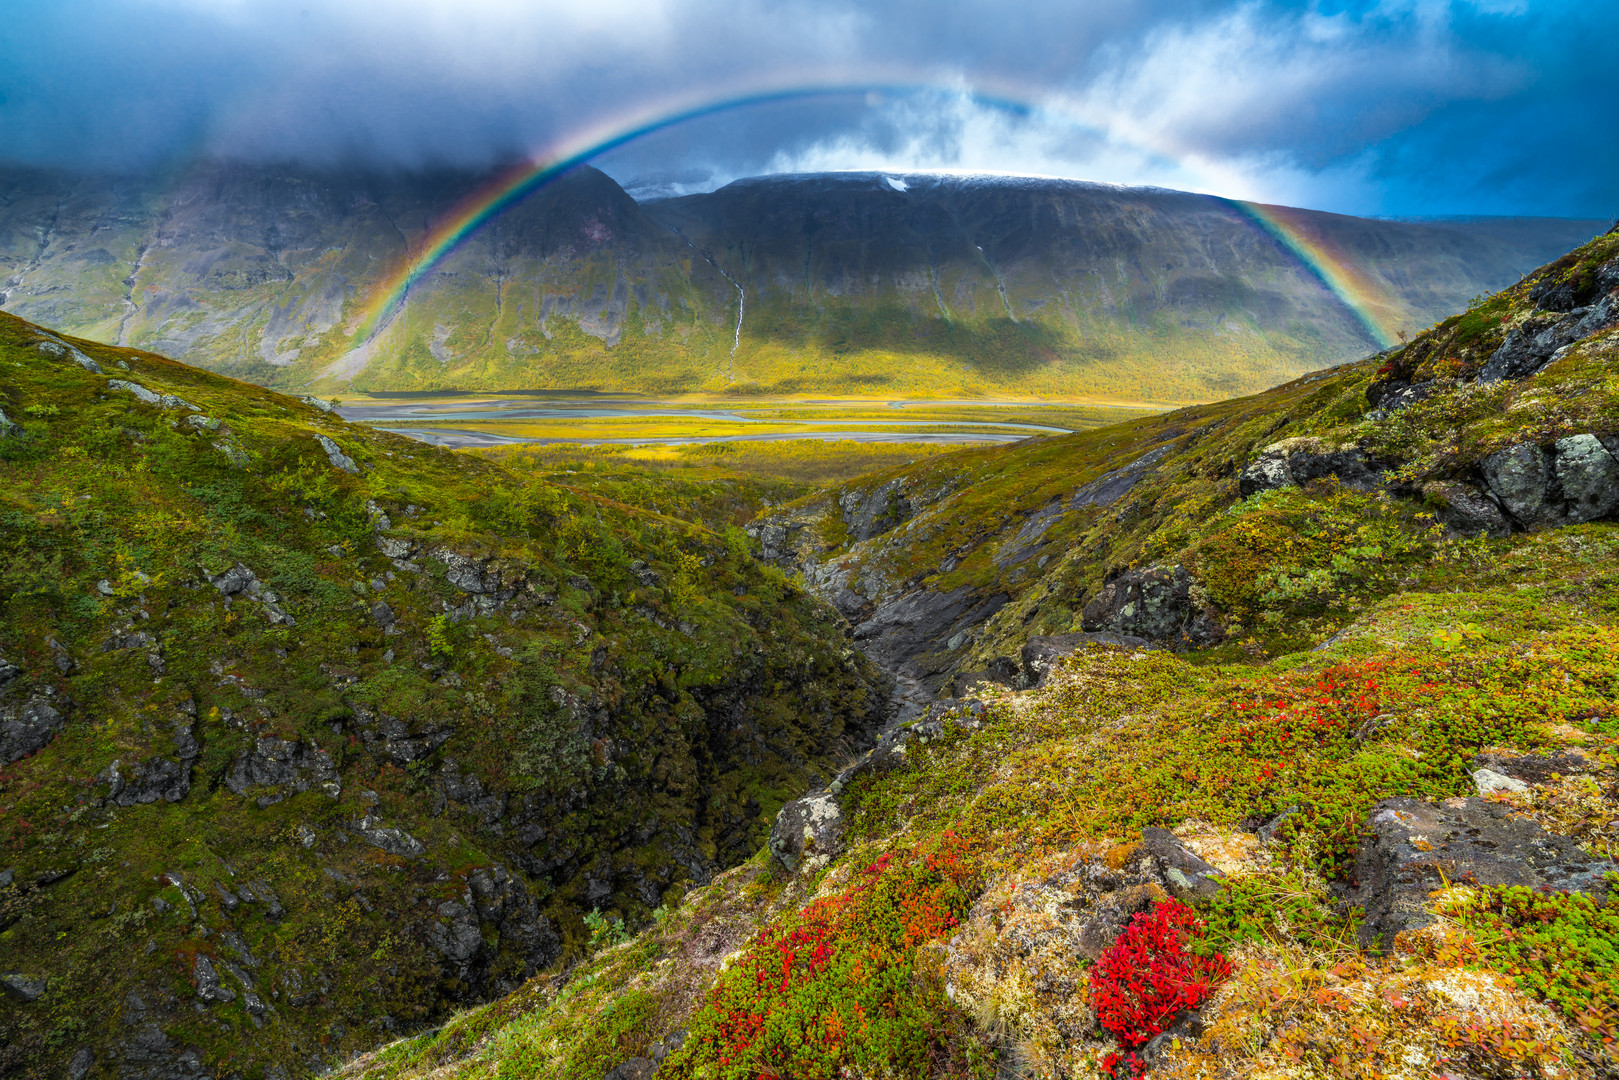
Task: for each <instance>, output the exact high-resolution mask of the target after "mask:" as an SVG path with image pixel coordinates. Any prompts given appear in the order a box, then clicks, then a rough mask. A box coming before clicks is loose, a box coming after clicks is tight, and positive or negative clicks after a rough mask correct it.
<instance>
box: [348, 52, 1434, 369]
mask: <svg viewBox="0 0 1619 1080" xmlns="http://www.w3.org/2000/svg"><path fill="white" fill-rule="evenodd" d="M939 90H944V91H947V92H953V93H964V94H966V95H967V96H968V97H970V98H971V99H972V100H973V101H975V102H979V103H981V104H985V105H989V106H992V107H994V108H998V109H1004V110H1008V111H1011V112H1016V113H1028V112H1030V111H1034V110H1041V111H1047V112H1053V113H1056V114H1059V115H1063V116H1065V118H1066V119H1068V120H1069V121H1071V122H1072V123H1074V124H1075V125H1077V126H1080V127H1083V128H1087V129H1091V130H1094V131H1097V132H1100V133H1102V134H1103V135H1105V136H1107V137H1108V138H1110V139H1115V140H1119V141H1124V142H1127V143H1128V144H1130V145H1132V146H1135V147H1137V148H1138V149H1142V150H1146V151H1148V152H1150V153H1153V154H1155V155H1157V156H1159V157H1161V158H1163V159H1165V160H1169V161H1178V162H1182V163H1185V164H1199V163H1198V162H1197V157H1198V155H1196V154H1195V153H1189V152H1186V151H1185V150H1183V149H1178V148H1175V147H1168V146H1153V145H1151V144H1152V143H1153V141H1154V140H1152V139H1150V138H1148V137H1146V136H1145V135H1144V134H1143V133H1141V132H1139V131H1136V130H1134V125H1132V124H1131V123H1130V122H1129V121H1128V119H1127V118H1125V117H1121V116H1110V115H1099V114H1097V113H1096V112H1095V111H1094V110H1092V109H1090V108H1087V107H1084V106H1083V105H1079V104H1077V103H1074V102H1067V101H1064V100H1062V99H1056V98H1054V99H1048V100H1044V101H1040V102H1039V103H1038V104H1034V102H1035V100H1036V99H1035V98H1034V97H1033V96H1031V95H1026V94H1021V93H1019V92H1017V91H1016V90H1008V91H1007V92H1005V93H985V92H982V91H980V90H977V89H971V90H969V89H967V88H965V87H962V86H960V85H952V84H948V83H941V82H937V81H930V80H913V79H901V80H895V81H888V82H872V81H869V80H850V81H847V82H823V83H821V84H819V85H815V86H805V85H803V84H797V85H790V86H788V85H782V86H776V87H773V88H768V89H763V90H761V89H757V88H755V89H751V90H749V91H747V92H743V93H733V94H721V95H715V94H713V93H712V92H711V93H709V94H707V95H705V96H701V97H698V96H693V97H691V98H688V99H687V100H686V101H684V102H676V103H670V102H667V101H664V102H660V103H659V104H658V105H656V106H653V107H649V108H645V109H642V110H639V111H637V112H634V113H629V114H624V115H620V116H616V117H613V118H610V119H607V120H603V121H600V122H597V123H595V124H592V125H590V126H588V127H586V128H583V129H581V130H579V131H576V132H574V133H572V134H570V135H569V136H567V137H566V138H564V139H563V140H561V141H560V142H558V143H557V144H555V145H553V146H551V147H548V148H547V149H545V150H543V151H541V152H539V153H536V154H534V155H533V156H531V157H529V158H526V159H524V160H523V161H520V162H518V163H516V164H515V165H512V166H510V167H509V168H507V169H505V170H503V171H501V172H500V173H499V174H497V175H496V176H495V177H494V178H492V179H491V180H490V181H488V182H487V183H485V184H484V185H482V186H481V187H479V188H477V189H476V190H474V191H472V192H470V193H469V194H467V195H466V196H465V197H463V198H462V199H461V200H460V201H459V202H457V203H456V205H455V206H454V207H452V208H451V210H450V211H449V212H448V213H447V214H445V215H444V216H443V217H441V218H440V219H439V220H438V221H437V222H435V223H434V224H433V225H432V227H431V228H430V229H429V230H428V231H427V233H426V234H424V235H423V236H422V238H421V239H420V240H418V241H417V242H416V243H414V244H413V245H411V247H410V249H409V250H408V251H407V252H406V253H405V255H404V257H403V258H401V259H400V261H399V263H398V264H397V266H395V268H394V269H393V270H392V271H390V273H389V274H388V276H387V277H385V278H384V279H383V280H382V281H381V282H380V283H379V284H378V285H377V286H376V288H375V289H374V290H373V291H372V292H371V295H370V298H369V299H368V301H367V302H366V305H365V307H364V309H363V310H362V313H361V318H360V322H359V324H358V326H357V327H356V330H355V333H354V337H353V340H352V344H351V349H352V348H359V347H361V346H363V345H365V344H367V343H369V342H370V341H371V340H372V339H373V338H374V337H375V336H376V335H377V333H378V331H380V330H381V329H383V328H384V327H385V326H387V325H388V323H389V322H390V321H391V320H392V319H393V316H394V315H395V314H396V313H397V312H398V311H399V309H400V308H401V306H402V305H403V304H404V302H405V299H406V297H407V296H408V295H409V294H410V290H411V289H412V288H413V287H414V286H415V285H416V284H417V283H418V282H420V281H421V280H422V279H423V278H425V277H427V276H428V275H429V274H431V273H432V272H433V269H434V268H435V267H436V266H437V265H438V264H439V263H440V262H441V261H443V259H444V258H445V257H446V256H448V255H449V254H450V253H451V252H453V251H455V250H456V248H457V247H459V246H460V245H461V244H462V243H464V242H465V241H466V240H467V239H468V238H469V237H471V236H472V235H473V234H475V233H476V232H477V231H478V230H479V229H480V228H481V227H482V226H483V225H484V224H486V223H487V222H489V221H490V220H492V219H493V218H496V217H498V216H499V215H500V214H501V213H502V212H503V211H505V210H506V209H507V208H509V207H511V206H513V205H515V204H516V203H519V202H521V201H522V200H523V199H524V198H526V197H527V196H529V195H530V194H532V193H533V192H534V191H536V190H537V189H539V188H540V187H543V186H544V185H545V184H546V183H548V182H549V181H551V180H554V179H555V178H556V177H558V176H560V175H561V174H563V173H565V172H567V171H568V170H569V169H572V168H574V167H576V166H578V165H582V164H584V163H585V162H587V161H589V160H591V159H592V158H595V157H597V156H599V155H601V154H604V153H607V152H608V151H610V150H614V149H616V148H618V147H620V146H623V145H625V144H626V143H630V142H633V141H635V140H636V139H639V138H642V137H643V136H646V135H650V134H652V133H654V132H657V131H661V130H663V129H665V128H670V127H674V126H676V125H678V124H683V123H687V122H689V121H692V120H697V119H701V118H703V117H707V116H713V115H716V114H719V113H723V112H728V111H730V110H733V109H738V108H743V107H747V106H755V105H767V104H772V103H777V102H785V101H796V100H803V99H806V98H814V97H830V96H839V95H850V94H872V93H880V94H908V93H915V92H917V91H939ZM1200 165H1201V167H1207V170H1208V171H1210V172H1212V173H1218V171H1219V170H1218V169H1217V168H1214V167H1213V166H1212V163H1208V162H1202V163H1200ZM1232 180H1233V178H1230V177H1223V176H1222V177H1220V181H1221V182H1226V183H1230V182H1232ZM1220 201H1221V202H1224V203H1226V204H1227V205H1228V206H1230V207H1232V208H1234V209H1235V210H1236V211H1237V212H1238V213H1239V214H1241V215H1242V216H1243V217H1245V218H1247V219H1248V220H1249V221H1251V222H1253V223H1254V224H1255V225H1257V226H1258V227H1259V228H1260V229H1261V230H1262V231H1264V232H1265V233H1266V234H1267V235H1269V236H1271V237H1272V238H1273V239H1275V240H1276V241H1277V242H1278V243H1280V244H1281V245H1282V246H1283V247H1284V248H1286V249H1287V250H1288V251H1289V252H1291V253H1292V254H1293V255H1294V256H1295V257H1297V258H1298V259H1299V261H1300V262H1301V263H1302V264H1303V265H1304V267H1305V268H1306V269H1307V270H1308V271H1309V272H1310V273H1311V274H1312V275H1313V276H1315V277H1316V278H1317V279H1319V280H1320V281H1321V283H1322V284H1323V285H1324V286H1325V287H1326V288H1327V289H1328V290H1329V291H1330V292H1331V293H1332V294H1333V295H1334V296H1335V297H1336V298H1337V299H1338V300H1339V301H1340V302H1341V303H1342V304H1343V305H1344V306H1345V307H1346V308H1347V309H1348V310H1349V311H1350V312H1351V313H1352V314H1353V315H1354V317H1355V318H1356V320H1357V321H1358V322H1359V323H1360V324H1361V326H1362V327H1364V328H1365V330H1366V332H1367V333H1368V334H1369V335H1370V336H1371V337H1372V338H1373V339H1374V340H1375V341H1377V342H1378V343H1379V345H1380V346H1382V347H1385V348H1386V347H1388V346H1389V345H1391V344H1392V343H1393V340H1394V339H1393V337H1392V334H1391V330H1392V328H1395V327H1398V326H1400V325H1402V322H1403V319H1402V316H1403V315H1404V314H1405V312H1404V310H1403V308H1402V307H1401V305H1400V304H1399V303H1398V301H1396V300H1394V299H1393V298H1392V297H1391V296H1390V294H1389V293H1388V291H1387V290H1386V289H1384V288H1383V287H1382V286H1381V285H1379V284H1378V283H1377V282H1376V281H1374V280H1373V279H1372V278H1371V277H1370V275H1368V274H1367V273H1366V272H1365V271H1364V270H1363V269H1362V268H1361V267H1360V266H1359V265H1358V264H1357V262H1356V261H1355V260H1354V259H1353V258H1351V257H1348V256H1346V255H1345V254H1344V253H1342V252H1340V251H1337V250H1335V248H1334V246H1333V245H1332V244H1331V243H1330V242H1329V241H1327V240H1326V239H1325V238H1324V237H1323V236H1322V235H1321V234H1320V233H1319V232H1318V231H1317V230H1316V229H1314V228H1313V226H1312V223H1311V222H1309V221H1308V220H1306V219H1305V217H1304V216H1303V215H1302V214H1301V213H1300V212H1299V211H1296V210H1292V209H1289V208H1287V207H1281V206H1268V205H1264V204H1260V203H1252V202H1241V201H1237V200H1232V199H1221V200H1220Z"/></svg>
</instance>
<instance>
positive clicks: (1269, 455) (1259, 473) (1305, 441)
mask: <svg viewBox="0 0 1619 1080" xmlns="http://www.w3.org/2000/svg"><path fill="white" fill-rule="evenodd" d="M1383 469H1384V466H1382V465H1381V464H1379V463H1378V462H1376V461H1374V460H1373V459H1372V458H1371V457H1370V456H1369V455H1368V454H1367V453H1366V452H1365V451H1364V450H1360V449H1358V448H1356V447H1332V446H1329V445H1327V444H1326V443H1324V442H1322V441H1321V440H1320V439H1312V438H1300V439H1284V440H1283V441H1281V442H1279V443H1272V444H1271V445H1270V446H1267V447H1265V448H1264V449H1263V450H1261V451H1260V452H1259V456H1258V457H1257V458H1255V459H1254V460H1253V462H1252V463H1251V464H1249V466H1248V467H1247V468H1246V469H1244V470H1242V476H1241V477H1240V478H1238V480H1237V490H1238V492H1239V493H1240V494H1241V495H1242V497H1243V498H1245V499H1247V498H1250V497H1252V496H1254V495H1259V494H1262V493H1263V492H1266V491H1275V490H1278V489H1280V488H1285V487H1303V486H1304V485H1305V484H1308V483H1310V482H1311V481H1314V480H1323V479H1326V478H1327V477H1336V478H1337V480H1338V482H1339V483H1340V484H1342V485H1343V486H1345V487H1349V488H1354V489H1356V490H1358V491H1371V490H1373V489H1375V488H1378V487H1381V486H1382V484H1383Z"/></svg>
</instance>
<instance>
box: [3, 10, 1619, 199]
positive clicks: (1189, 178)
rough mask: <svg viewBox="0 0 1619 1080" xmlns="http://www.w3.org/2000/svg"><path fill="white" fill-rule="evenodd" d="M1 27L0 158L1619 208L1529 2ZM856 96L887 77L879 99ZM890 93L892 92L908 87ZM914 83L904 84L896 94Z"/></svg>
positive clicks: (1605, 35) (1584, 91)
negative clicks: (687, 108)
mask: <svg viewBox="0 0 1619 1080" xmlns="http://www.w3.org/2000/svg"><path fill="white" fill-rule="evenodd" d="M21 6H22V7H23V10H22V11H20V12H8V16H7V19H6V20H5V21H4V22H3V23H0V148H3V149H0V153H3V154H5V155H6V156H7V157H9V158H10V159H12V160H13V161H21V162H28V163H36V164H51V165H70V166H75V167H99V168H147V167H154V166H160V165H167V164H172V163H175V162H183V161H185V160H188V159H190V158H193V157H196V156H202V155H213V156H225V157H234V158H245V159H249V160H279V159H291V160H298V161H304V162H309V163H314V164H352V163H356V162H359V163H365V164H369V165H375V166H396V165H404V166H421V165H428V164H454V165H462V166H468V167H475V168H476V167H487V166H489V165H491V164H493V163H495V162H497V161H500V160H503V159H507V158H510V157H512V156H515V155H518V154H525V153H531V152H534V151H536V150H538V149H542V148H544V147H547V146H554V145H557V144H559V143H560V142H563V141H566V139H567V137H568V136H569V135H570V134H574V133H578V132H582V131H592V130H595V131H611V130H612V129H613V124H614V123H615V121H617V120H618V119H619V118H624V117H629V116H643V117H644V116H646V115H651V114H655V113H656V111H657V109H658V108H659V107H666V108H670V109H673V108H674V107H675V106H676V105H677V104H678V103H687V104H689V103H691V102H694V101H702V100H704V99H705V98H721V97H725V96H727V95H730V96H735V97H742V98H745V97H746V96H747V95H748V93H749V92H750V91H760V90H764V89H770V88H780V87H783V86H793V85H796V86H802V87H805V88H808V89H815V88H820V89H822V90H827V91H831V90H837V89H839V88H842V89H845V90H847V91H848V92H846V93H834V92H827V93H819V94H808V95H805V96H801V97H799V98H795V99H791V100H773V101H771V102H768V103H763V104H754V105H750V106H748V107H742V108H737V109H733V110H729V111H726V112H722V113H719V114H717V115H712V116H707V117H704V118H700V119H695V120H692V121H690V122H687V123H682V124H680V125H677V126H674V127H671V128H669V129H667V130H662V131H659V132H656V133H655V134H652V135H650V136H648V137H647V138H644V139H642V140H639V141H638V142H636V143H633V144H631V145H629V146H626V147H624V148H622V149H619V150H617V151H614V152H612V153H610V154H606V155H604V156H603V157H602V158H601V161H600V163H601V164H602V165H603V166H604V167H605V168H607V169H608V171H610V172H612V173H613V174H614V175H616V176H619V177H620V178H621V179H623V180H625V181H627V182H631V183H632V184H638V185H639V189H640V190H642V191H646V192H650V191H654V190H657V191H666V192H667V191H680V190H692V189H694V188H701V187H704V186H711V185H713V184H717V183H720V182H723V181H725V180H727V179H729V178H732V177H735V176H740V175H746V174H749V173H753V172H759V171H764V170H781V169H822V168H827V169H830V168H874V169H883V170H886V171H888V172H890V173H898V172H903V171H907V170H918V169H924V168H955V169H969V170H983V171H1012V172H1027V173H1042V174H1055V175H1069V176H1083V177H1089V178H1095V179H1105V180H1111V181H1116V182H1123V183H1157V184H1163V185H1166V186H1179V187H1192V188H1197V189H1200V190H1213V191H1219V192H1220V193H1223V194H1231V195H1238V196H1245V197H1253V198H1264V199H1271V200H1274V201H1290V202H1295V203H1304V204H1307V205H1317V206H1326V207H1328V208H1332V209H1340V210H1349V211H1355V212H1385V213H1426V212H1438V211H1443V210H1453V211H1456V212H1481V211H1485V210H1498V211H1512V210H1535V211H1540V212H1553V213H1559V212H1560V213H1608V212H1611V211H1612V209H1613V207H1612V205H1611V204H1613V203H1619V199H1616V198H1615V192H1616V188H1615V184H1614V182H1613V180H1612V177H1614V176H1615V175H1619V173H1616V172H1615V169H1614V166H1615V165H1619V133H1616V132H1615V130H1614V125H1612V124H1611V123H1610V122H1608V120H1607V117H1606V110H1607V105H1606V103H1607V102H1610V101H1612V100H1613V99H1614V92H1615V90H1619V76H1616V75H1615V74H1613V73H1612V70H1611V69H1612V67H1613V65H1611V64H1610V63H1608V62H1607V60H1606V58H1605V55H1604V52H1603V49H1604V46H1603V44H1602V43H1603V42H1611V41H1612V40H1614V39H1615V37H1616V36H1619V34H1616V31H1619V11H1616V10H1614V9H1613V7H1612V5H1590V4H1586V5H1574V4H1567V5H1559V4H1554V3H1536V4H1534V5H1529V4H1527V3H1524V2H1523V0H1474V2H1471V3H1469V2H1463V0H1455V2H1447V0H1371V2H1357V0H1342V2H1338V3H1331V2H1330V0H1322V2H1321V3H1314V4H1306V5H1302V6H1300V5H1289V4H1282V3H1265V2H1258V0H1252V2H1241V3H1231V2H1229V0H1224V2H1218V0H1119V2H1115V3H1108V4H1075V3H1072V2H1071V0H1023V2H1021V3H1018V4H1016V5H1009V4H1006V3H1005V2H1004V0H954V2H948V3H941V2H939V0H726V2H721V0H592V2H591V3H588V4H586V3H580V2H578V0H569V2H560V0H391V2H390V3H388V4H386V5H383V4H381V3H378V2H376V0H53V2H52V3H49V4H46V3H42V2H41V3H24V4H22V5H21ZM867 86H872V87H879V86H880V87H885V88H887V89H885V90H884V91H883V92H880V93H875V94H873V95H871V96H869V97H868V95H867V94H866V93H865V92H864V90H865V88H866V87H867ZM895 87H899V89H897V90H896V89H894V88H895ZM907 87H909V89H907Z"/></svg>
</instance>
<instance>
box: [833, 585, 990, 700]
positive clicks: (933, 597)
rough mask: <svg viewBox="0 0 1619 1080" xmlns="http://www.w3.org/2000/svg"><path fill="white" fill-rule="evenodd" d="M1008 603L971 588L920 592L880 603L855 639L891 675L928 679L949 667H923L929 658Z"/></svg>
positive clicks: (857, 629) (857, 630)
mask: <svg viewBox="0 0 1619 1080" xmlns="http://www.w3.org/2000/svg"><path fill="white" fill-rule="evenodd" d="M1007 599H1008V597H1007V594H1005V593H993V594H991V595H989V596H984V595H982V594H980V593H979V592H977V591H976V590H974V589H973V588H972V587H971V586H969V585H962V586H960V587H958V588H955V589H952V590H950V591H949V592H934V591H933V590H931V589H916V590H913V591H911V592H908V593H905V594H904V595H902V596H897V597H895V598H893V599H891V600H884V601H883V602H882V603H880V604H878V605H877V606H876V608H875V609H874V610H873V611H872V613H871V615H870V616H869V617H868V618H867V619H866V620H865V621H864V622H862V623H860V624H859V625H858V626H856V627H855V630H854V637H855V640H856V641H859V642H864V643H865V651H866V654H867V655H868V656H870V657H871V658H872V659H874V660H876V661H877V662H878V663H879V664H881V665H882V666H884V667H886V668H887V669H888V670H890V671H898V672H902V673H904V674H907V675H912V676H915V677H919V678H920V677H926V676H930V675H934V674H936V673H937V672H938V671H940V670H942V668H943V667H944V666H945V664H943V663H935V664H930V663H926V662H923V661H922V658H923V657H924V656H925V655H926V654H929V653H936V652H942V651H945V646H946V643H947V642H948V641H949V640H950V638H951V637H953V636H954V635H956V634H958V633H961V632H962V631H964V630H969V629H971V628H972V627H975V626H977V625H979V624H980V623H983V622H985V621H986V620H988V619H989V618H990V617H991V616H993V615H994V614H995V613H996V612H997V611H999V610H1000V609H1001V608H1002V607H1004V606H1005V605H1006V602H1007Z"/></svg>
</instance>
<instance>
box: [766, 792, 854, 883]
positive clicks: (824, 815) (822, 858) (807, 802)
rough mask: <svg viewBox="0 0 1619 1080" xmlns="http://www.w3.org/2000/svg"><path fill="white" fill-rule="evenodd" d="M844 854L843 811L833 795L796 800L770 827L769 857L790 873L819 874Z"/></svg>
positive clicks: (785, 807)
mask: <svg viewBox="0 0 1619 1080" xmlns="http://www.w3.org/2000/svg"><path fill="white" fill-rule="evenodd" d="M842 850H843V811H842V809H841V808H840V807H839V806H838V799H837V795H836V794H834V793H833V792H831V791H817V792H813V793H811V794H809V795H806V796H804V797H803V798H801V799H794V800H793V801H792V802H790V803H788V804H787V805H786V806H784V807H782V808H781V812H780V813H778V814H777V815H776V820H775V822H774V823H773V824H772V825H771V826H770V854H771V855H773V856H774V857H775V859H776V861H777V862H779V863H781V865H782V866H784V867H786V868H787V869H788V870H789V871H791V872H796V871H797V870H798V869H799V868H800V867H806V868H808V869H809V870H811V871H814V870H818V869H820V868H821V867H822V866H825V865H826V864H827V863H829V862H831V861H832V859H833V858H834V857H836V856H837V854H838V853H839V852H841V851H842Z"/></svg>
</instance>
